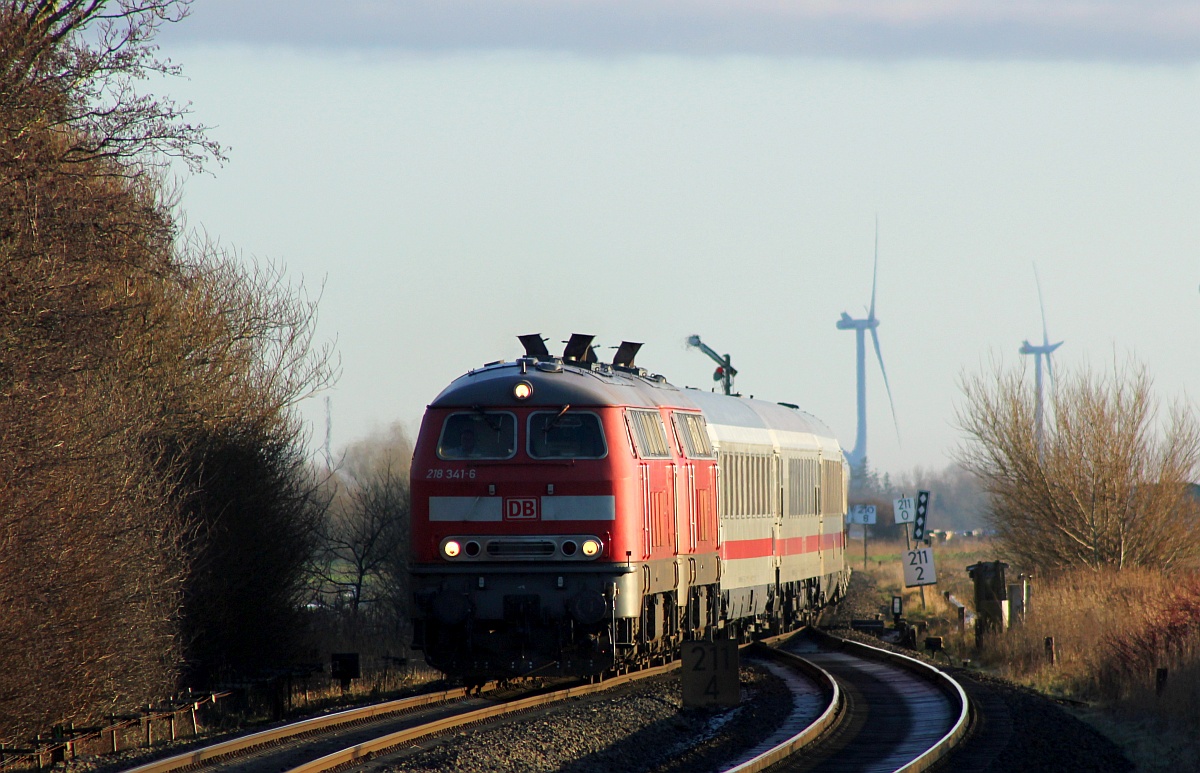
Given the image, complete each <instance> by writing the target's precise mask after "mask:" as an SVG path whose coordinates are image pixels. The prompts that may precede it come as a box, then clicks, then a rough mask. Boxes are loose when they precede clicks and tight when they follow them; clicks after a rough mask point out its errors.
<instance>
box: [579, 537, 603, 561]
mask: <svg viewBox="0 0 1200 773" xmlns="http://www.w3.org/2000/svg"><path fill="white" fill-rule="evenodd" d="M603 548H604V546H603V545H601V544H600V540H598V539H585V540H584V541H583V546H582V547H580V550H582V551H583V554H584V555H585V556H587V557H588V558H595V557H596V556H598V555H600V551H601V550H602V549H603Z"/></svg>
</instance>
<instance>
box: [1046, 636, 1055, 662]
mask: <svg viewBox="0 0 1200 773" xmlns="http://www.w3.org/2000/svg"><path fill="white" fill-rule="evenodd" d="M1046 660H1048V661H1050V665H1054V661H1055V658H1054V637H1053V636H1047V637H1046Z"/></svg>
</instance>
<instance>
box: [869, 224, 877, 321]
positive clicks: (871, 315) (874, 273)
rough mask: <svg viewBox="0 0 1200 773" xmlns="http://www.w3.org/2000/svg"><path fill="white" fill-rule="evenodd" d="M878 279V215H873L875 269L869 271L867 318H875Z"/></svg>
mask: <svg viewBox="0 0 1200 773" xmlns="http://www.w3.org/2000/svg"><path fill="white" fill-rule="evenodd" d="M878 279H879V215H878V214H876V215H875V269H874V270H873V271H872V272H871V310H870V311H868V312H867V319H875V286H876V283H877V281H878Z"/></svg>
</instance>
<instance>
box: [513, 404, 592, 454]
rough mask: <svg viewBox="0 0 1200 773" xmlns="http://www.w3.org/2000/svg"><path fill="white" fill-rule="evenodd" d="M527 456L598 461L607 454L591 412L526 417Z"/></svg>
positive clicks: (546, 412)
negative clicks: (527, 423)
mask: <svg viewBox="0 0 1200 773" xmlns="http://www.w3.org/2000/svg"><path fill="white" fill-rule="evenodd" d="M528 441H529V455H530V456H531V457H533V458H534V459H601V458H603V457H604V456H605V455H606V454H607V453H608V447H607V446H606V445H605V443H604V428H603V427H602V426H601V425H600V417H599V416H597V415H596V414H594V413H586V412H575V411H566V412H560V411H538V412H536V413H532V414H530V415H529V437H528Z"/></svg>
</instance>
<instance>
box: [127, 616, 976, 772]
mask: <svg viewBox="0 0 1200 773" xmlns="http://www.w3.org/2000/svg"><path fill="white" fill-rule="evenodd" d="M772 641H774V642H777V643H780V644H782V648H781V649H778V650H772V649H770V648H767V647H760V648H757V649H756V650H752V654H769V656H770V657H771V658H773V659H774V660H776V661H779V662H780V664H781V666H777V667H776V668H778V671H779V673H780V675H781V676H783V677H784V678H785V679H787V680H788V681H789V682H791V683H792V684H793V685H794V691H795V692H796V694H797V695H800V696H802V698H800V699H798V701H797V704H798V705H797V709H796V710H795V711H793V713H792V716H791V717H789V718H788V720H787V721H786V722H785V723H784V726H783V727H781V729H780V730H779V731H777V732H776V733H775V735H774V736H772V738H770V739H768V740H767V741H766V742H764V743H763V744H762V745H760V746H759V747H758V748H755V749H752V750H750V751H749V752H748V753H747V754H746V755H745V757H744V759H743V760H740V761H738V762H737V764H735V765H734V766H732V767H730V768H728V773H755V772H756V771H761V770H766V769H768V768H769V769H771V770H789V771H790V770H803V771H820V772H821V773H830V772H831V771H855V772H856V773H857V772H859V771H886V772H887V773H895V772H898V771H903V772H904V773H909V772H910V771H920V770H925V769H926V768H928V767H929V766H930V765H931V764H932V763H933V762H935V761H936V760H938V759H940V758H941V757H942V756H943V755H945V754H946V753H947V752H948V751H949V750H950V748H951V747H953V745H954V744H955V743H956V742H957V741H958V740H959V739H960V738H962V737H963V735H965V733H966V728H967V721H966V720H967V716H968V707H967V703H966V696H965V693H963V691H962V689H961V687H959V686H958V684H957V683H955V682H954V681H953V680H952V679H950V678H949V677H948V676H946V675H945V674H943V673H942V672H940V671H938V670H937V669H935V668H933V667H931V666H928V665H926V664H924V663H921V662H919V661H917V660H915V659H913V658H908V657H905V656H903V655H897V654H895V653H892V652H887V651H885V650H881V649H878V648H874V647H869V646H866V645H863V644H859V643H856V642H850V641H844V640H841V639H835V638H833V637H831V636H828V635H825V634H821V633H819V632H813V631H811V630H810V631H808V632H802V633H801V634H800V635H799V636H792V637H777V638H776V639H774V640H772ZM675 667H677V663H672V664H668V665H665V666H659V667H657V668H652V669H647V670H644V671H639V672H636V673H633V674H628V675H625V676H620V677H616V678H613V679H609V680H606V681H604V682H602V683H599V684H592V685H582V686H576V687H571V688H568V689H564V690H557V691H554V692H548V693H543V694H540V695H532V696H528V697H522V698H519V699H516V700H508V701H505V702H500V703H497V702H494V701H491V700H485V699H484V698H481V697H471V696H469V695H468V694H467V693H466V691H465V690H452V691H447V692H444V693H436V694H431V695H425V696H417V697H415V698H409V699H405V700H401V701H391V702H389V703H386V704H379V705H375V706H368V707H363V708H360V709H353V710H350V711H345V712H340V713H338V714H334V715H329V716H326V717H318V718H315V719H311V720H305V721H303V722H298V723H294V724H291V725H287V726H284V727H280V728H275V729H273V730H269V731H264V732H262V733H256V734H254V735H251V736H245V737H242V738H238V739H234V740H232V741H226V742H223V743H220V744H215V745H213V746H209V747H205V748H202V749H196V750H193V751H190V752H187V753H185V754H181V755H176V756H175V757H171V758H167V759H164V760H158V761H156V762H153V763H150V764H148V765H143V766H141V767H139V768H135V769H134V771H135V773H172V771H180V770H183V769H188V770H202V769H211V768H215V767H218V766H219V767H220V768H221V769H222V770H237V771H240V772H241V773H277V772H278V771H283V770H286V771H290V773H320V772H321V771H326V770H332V769H336V768H343V767H345V766H347V765H353V764H355V763H356V762H362V761H365V760H366V759H369V758H372V757H374V756H376V755H379V754H381V753H386V750H388V749H391V748H394V747H397V746H400V745H402V744H411V743H412V742H413V741H415V740H416V739H418V738H423V737H427V736H431V735H435V734H441V733H446V732H449V731H451V730H455V729H458V728H462V727H464V726H467V725H472V724H480V723H485V722H489V721H492V720H494V719H497V718H499V717H503V716H506V715H512V714H516V713H521V712H530V711H537V710H539V709H541V708H543V707H546V706H548V705H550V704H552V703H555V702H557V701H562V700H564V699H566V698H571V697H576V696H582V695H588V694H592V693H597V692H601V691H604V690H608V689H611V688H613V687H617V686H620V685H622V684H628V683H629V682H632V681H635V680H639V679H644V678H649V677H652V676H658V675H660V674H663V673H665V672H667V671H669V670H671V669H673V668H675Z"/></svg>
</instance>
